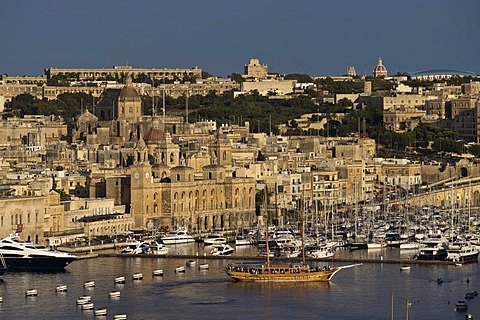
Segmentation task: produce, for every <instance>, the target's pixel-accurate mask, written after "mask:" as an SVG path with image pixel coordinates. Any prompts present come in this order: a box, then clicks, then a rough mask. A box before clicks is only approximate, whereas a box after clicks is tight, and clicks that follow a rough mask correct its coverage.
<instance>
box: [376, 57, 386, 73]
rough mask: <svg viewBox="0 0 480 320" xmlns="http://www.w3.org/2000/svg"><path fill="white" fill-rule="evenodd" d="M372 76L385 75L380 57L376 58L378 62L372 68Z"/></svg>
mask: <svg viewBox="0 0 480 320" xmlns="http://www.w3.org/2000/svg"><path fill="white" fill-rule="evenodd" d="M373 76H374V77H375V78H378V77H386V76H387V68H385V66H384V65H383V63H382V58H379V59H378V64H377V66H376V67H375V69H373Z"/></svg>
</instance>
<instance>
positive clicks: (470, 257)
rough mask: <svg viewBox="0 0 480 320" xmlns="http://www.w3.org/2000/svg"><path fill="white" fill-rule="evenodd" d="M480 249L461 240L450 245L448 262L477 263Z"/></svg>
mask: <svg viewBox="0 0 480 320" xmlns="http://www.w3.org/2000/svg"><path fill="white" fill-rule="evenodd" d="M479 253H480V248H478V247H477V246H474V245H472V244H471V243H469V242H466V241H463V240H461V239H456V240H455V241H451V242H449V243H448V248H447V260H450V261H453V262H457V263H468V262H477V261H478V254H479Z"/></svg>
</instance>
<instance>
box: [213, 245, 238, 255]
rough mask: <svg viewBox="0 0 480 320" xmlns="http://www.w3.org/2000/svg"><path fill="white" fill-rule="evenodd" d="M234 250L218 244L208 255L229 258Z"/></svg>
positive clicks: (228, 246)
mask: <svg viewBox="0 0 480 320" xmlns="http://www.w3.org/2000/svg"><path fill="white" fill-rule="evenodd" d="M234 251H235V249H233V248H232V247H231V246H230V245H228V244H219V245H215V246H213V249H212V251H210V254H211V255H212V256H231V255H232V254H233V252H234Z"/></svg>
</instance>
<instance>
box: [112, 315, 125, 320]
mask: <svg viewBox="0 0 480 320" xmlns="http://www.w3.org/2000/svg"><path fill="white" fill-rule="evenodd" d="M113 319H114V320H127V315H126V314H116V315H114V316H113Z"/></svg>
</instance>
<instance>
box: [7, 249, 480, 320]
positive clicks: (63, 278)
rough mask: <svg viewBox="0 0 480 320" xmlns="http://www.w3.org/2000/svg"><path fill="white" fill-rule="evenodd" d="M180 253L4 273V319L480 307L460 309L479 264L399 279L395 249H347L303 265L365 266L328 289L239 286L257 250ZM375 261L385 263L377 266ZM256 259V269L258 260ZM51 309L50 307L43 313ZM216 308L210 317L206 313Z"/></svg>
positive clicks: (479, 280)
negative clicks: (121, 278)
mask: <svg viewBox="0 0 480 320" xmlns="http://www.w3.org/2000/svg"><path fill="white" fill-rule="evenodd" d="M179 247H180V246H179ZM176 249H177V252H176V253H179V254H178V255H177V256H174V255H170V256H169V257H156V258H151V256H150V255H137V256H129V255H121V254H118V255H115V254H114V253H110V252H104V253H102V252H100V253H99V257H98V258H94V259H82V260H78V261H75V262H74V263H72V264H71V265H70V266H69V267H68V268H67V269H66V271H65V272H62V273H27V272H17V273H6V274H5V275H3V280H4V281H3V282H2V283H1V284H0V296H2V297H3V298H4V302H3V303H2V305H1V307H0V317H1V318H5V319H10V318H15V316H16V315H17V312H18V309H19V308H21V309H22V312H23V313H24V314H25V318H28V317H34V316H35V315H36V314H37V313H38V312H41V313H42V314H43V315H44V316H45V317H46V318H65V317H68V318H69V319H86V318H92V317H93V316H94V310H95V308H97V306H98V307H100V308H102V309H103V308H104V309H106V310H108V314H109V315H116V314H122V315H125V316H126V317H128V318H129V319H155V318H156V317H158V315H159V314H162V315H164V316H165V317H167V318H169V319H197V318H198V314H199V313H201V312H209V317H210V318H211V319H225V318H229V319H244V318H245V317H253V318H255V317H259V316H261V317H265V318H268V319H271V318H278V319H285V318H296V319H311V318H317V319H332V317H331V315H332V314H334V315H335V317H334V318H335V319H340V320H341V319H390V308H391V302H390V299H391V294H392V292H393V293H394V299H393V301H394V303H393V305H394V315H395V318H398V319H400V318H404V317H405V301H406V300H409V301H411V303H412V305H411V306H410V307H409V309H410V310H409V312H410V317H411V318H412V319H465V315H466V314H468V313H471V314H472V315H473V316H474V319H475V318H477V317H479V316H480V305H479V304H478V303H476V302H478V301H476V299H478V297H475V296H474V298H473V299H470V300H469V298H467V299H465V295H466V294H467V293H473V292H475V291H479V289H480V277H479V271H480V268H479V265H478V263H471V264H465V265H463V266H461V267H458V266H455V265H454V264H450V263H448V262H437V261H430V262H428V261H415V263H412V264H410V265H409V266H410V267H411V269H410V271H409V272H400V271H399V270H400V267H402V266H403V263H393V261H394V260H395V259H399V261H401V260H400V259H404V260H408V256H407V255H405V254H402V253H401V251H400V250H399V248H386V249H384V250H383V251H379V252H375V253H368V252H367V251H365V252H361V251H350V250H345V249H343V250H338V251H337V253H336V259H335V260H330V261H313V260H309V261H308V263H309V265H311V266H315V267H317V266H318V267H323V266H328V265H331V266H338V265H342V264H344V263H345V262H343V260H348V261H352V260H358V261H364V263H363V264H362V265H361V266H358V267H355V268H351V269H347V270H343V271H342V272H340V273H338V274H337V275H336V276H335V277H334V278H333V279H332V281H330V282H327V283H322V282H321V283H301V284H300V283H295V284H293V283H292V284H288V283H275V284H266V283H235V282H233V281H232V280H231V279H230V278H229V277H228V276H227V275H226V274H225V271H224V269H225V267H226V266H227V265H228V263H230V262H232V261H239V260H244V257H247V256H253V255H254V254H255V253H256V250H257V249H256V248H255V247H252V246H249V247H245V248H244V249H243V250H238V248H237V252H236V253H235V255H233V256H231V257H210V256H202V254H203V252H202V250H203V245H198V244H188V245H182V246H181V247H180V248H178V247H177V248H176ZM197 251H199V255H198V256H197V254H196V253H197ZM239 251H240V252H239ZM380 256H383V257H384V259H383V261H387V262H391V263H379V262H377V261H380V258H379V257H380ZM186 257H192V258H186ZM253 258H256V259H257V261H258V257H252V259H253ZM188 260H195V261H196V263H197V265H198V266H200V265H204V264H207V263H208V266H209V269H206V270H199V268H184V270H185V272H182V273H181V274H178V273H176V272H175V269H176V268H177V267H178V266H185V265H186V261H188ZM366 260H372V261H376V263H370V262H365V261H366ZM98 266H102V267H101V268H100V267H98ZM159 269H162V270H163V271H164V272H163V274H164V275H163V277H157V276H154V271H155V270H159ZM140 271H141V272H142V274H143V275H144V280H143V281H134V280H133V279H132V278H130V279H129V278H127V279H125V280H126V281H125V283H124V284H115V283H114V279H115V278H116V277H118V275H121V274H123V275H132V274H135V273H138V272H140ZM438 279H442V281H441V282H438V281H437V280H438ZM87 280H88V281H95V287H92V288H84V287H83V284H84V283H85V282H86V281H87ZM55 283H62V284H64V285H66V286H68V292H65V294H62V295H58V294H56V293H55V290H54V288H55V285H54V284H55ZM32 287H35V288H37V289H38V296H35V297H32V298H31V299H27V300H26V299H25V298H23V299H22V298H21V295H24V294H25V291H26V290H28V289H31V288H32ZM117 292H118V293H120V294H119V295H120V296H119V297H117V298H111V297H110V293H114V294H115V295H117V294H118V293H117ZM365 292H369V294H368V295H365ZM85 296H88V297H85ZM79 297H83V298H79ZM52 299H55V301H56V304H55V305H52V304H51V303H48V301H51V300H52ZM459 300H468V302H467V303H468V310H467V311H465V312H464V311H461V310H458V311H456V305H455V304H456V303H457V302H458V301H459ZM79 302H80V303H82V304H88V303H92V304H93V305H94V307H93V309H90V310H82V309H81V307H77V308H76V307H75V305H76V304H78V303H79ZM212 306H214V307H215V313H211V308H212ZM246 306H248V310H246ZM460 309H461V308H460ZM298 310H301V312H300V313H298Z"/></svg>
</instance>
